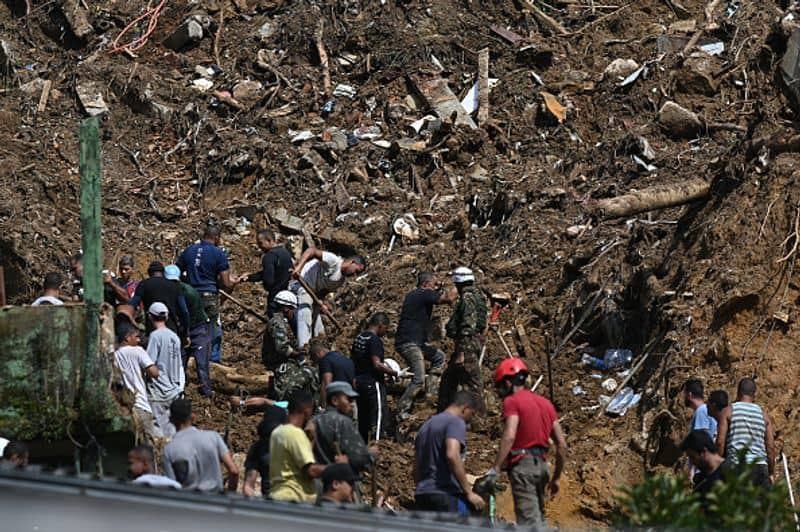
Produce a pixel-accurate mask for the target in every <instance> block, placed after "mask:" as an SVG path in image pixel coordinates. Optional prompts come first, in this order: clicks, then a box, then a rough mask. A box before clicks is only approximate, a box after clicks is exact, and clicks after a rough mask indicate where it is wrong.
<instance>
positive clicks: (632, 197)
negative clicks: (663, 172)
mask: <svg viewBox="0 0 800 532" xmlns="http://www.w3.org/2000/svg"><path fill="white" fill-rule="evenodd" d="M710 191H711V184H710V183H708V182H707V181H706V180H704V179H692V180H690V181H684V182H683V183H677V184H673V185H660V186H655V187H652V188H647V189H644V190H639V191H636V192H631V193H629V194H624V195H622V196H617V197H616V198H608V199H602V200H600V201H598V202H597V204H596V205H595V210H596V211H597V213H598V214H599V215H600V216H601V217H603V218H621V217H623V216H631V215H634V214H638V213H641V212H647V211H653V210H656V209H663V208H666V207H674V206H675V205H682V204H684V203H689V202H690V201H695V200H699V199H702V198H704V197H706V196H708V194H709V192H710Z"/></svg>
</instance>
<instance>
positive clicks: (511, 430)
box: [494, 416, 519, 471]
mask: <svg viewBox="0 0 800 532" xmlns="http://www.w3.org/2000/svg"><path fill="white" fill-rule="evenodd" d="M517 427H519V416H509V417H507V418H506V421H505V427H504V428H503V436H502V437H501V438H500V448H499V449H498V450H497V459H496V460H495V461H494V468H495V469H496V470H497V471H500V470H501V469H502V468H503V464H505V463H506V460H507V459H508V453H510V452H511V447H513V446H514V440H515V439H516V437H517Z"/></svg>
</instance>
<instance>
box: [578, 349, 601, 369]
mask: <svg viewBox="0 0 800 532" xmlns="http://www.w3.org/2000/svg"><path fill="white" fill-rule="evenodd" d="M581 363H582V364H583V365H584V366H590V367H593V368H600V369H605V367H606V363H605V361H604V360H602V359H599V358H595V357H593V356H591V355H589V354H587V353H584V354H583V355H582V356H581Z"/></svg>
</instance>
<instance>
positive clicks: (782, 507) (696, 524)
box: [615, 469, 797, 531]
mask: <svg viewBox="0 0 800 532" xmlns="http://www.w3.org/2000/svg"><path fill="white" fill-rule="evenodd" d="M623 492H624V495H623V496H621V497H620V498H619V499H618V502H619V508H618V513H617V515H616V519H615V525H616V526H617V527H618V528H623V529H626V528H631V527H636V528H640V527H656V528H659V529H664V530H679V529H683V530H686V529H691V530H764V531H783V530H786V531H789V530H797V525H796V524H795V518H794V513H793V511H792V507H791V504H790V503H789V491H788V488H787V485H786V483H785V482H782V481H781V482H779V483H777V484H776V485H775V486H773V487H772V488H771V489H767V490H765V489H762V488H757V487H755V486H753V485H752V483H751V482H750V471H749V470H747V469H744V470H741V471H738V470H737V471H732V472H731V474H730V475H729V476H728V477H727V478H726V480H725V481H724V482H719V483H717V484H716V485H714V488H713V489H712V490H711V493H710V494H709V495H708V496H707V497H706V500H705V501H704V500H703V498H702V497H701V496H699V495H697V494H695V493H692V491H691V487H690V485H689V482H688V480H687V479H686V478H684V477H675V476H673V475H665V474H659V475H655V476H652V477H650V478H648V479H647V480H645V481H644V482H642V483H641V484H639V485H637V486H634V487H632V488H624V489H623Z"/></svg>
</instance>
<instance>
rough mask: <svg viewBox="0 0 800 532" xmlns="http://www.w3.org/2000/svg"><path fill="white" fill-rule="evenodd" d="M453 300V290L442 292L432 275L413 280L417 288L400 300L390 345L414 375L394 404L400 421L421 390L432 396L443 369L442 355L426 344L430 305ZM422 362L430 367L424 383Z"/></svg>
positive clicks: (429, 325)
mask: <svg viewBox="0 0 800 532" xmlns="http://www.w3.org/2000/svg"><path fill="white" fill-rule="evenodd" d="M457 298H458V292H457V291H456V289H455V287H453V288H451V289H450V290H448V291H447V292H444V291H442V290H441V284H440V283H439V279H438V278H437V276H436V274H435V273H433V272H422V273H420V274H419V275H418V276H417V288H416V289H414V290H412V291H411V292H409V293H408V294H406V297H405V299H404V300H403V308H402V310H401V311H400V320H399V322H398V324H397V333H395V336H394V341H395V344H394V345H395V350H396V351H397V352H398V353H400V356H402V357H403V358H404V359H405V361H406V362H407V363H408V365H409V367H410V368H411V370H412V371H413V372H414V377H413V378H412V379H411V384H409V385H408V388H406V391H405V392H404V393H403V395H402V396H401V397H400V400H399V401H398V403H397V404H398V406H397V410H398V413H399V416H400V418H406V417H408V416H409V414H410V412H411V407H412V405H413V403H414V399H415V398H416V397H417V395H418V394H419V393H420V392H422V390H423V386H425V387H426V393H427V395H429V396H432V395H433V394H434V393H436V389H437V388H438V385H439V378H440V377H441V375H442V368H443V367H444V353H443V352H442V351H441V350H440V349H437V348H436V347H434V346H431V345H428V343H427V342H428V331H429V330H430V328H431V314H432V313H433V307H434V305H443V304H447V305H450V304H452V303H453V302H455V301H456V299H457ZM426 360H428V361H430V363H431V372H430V373H431V374H430V375H429V376H428V378H427V380H426V378H425V361H426ZM426 385H427V386H426Z"/></svg>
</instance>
